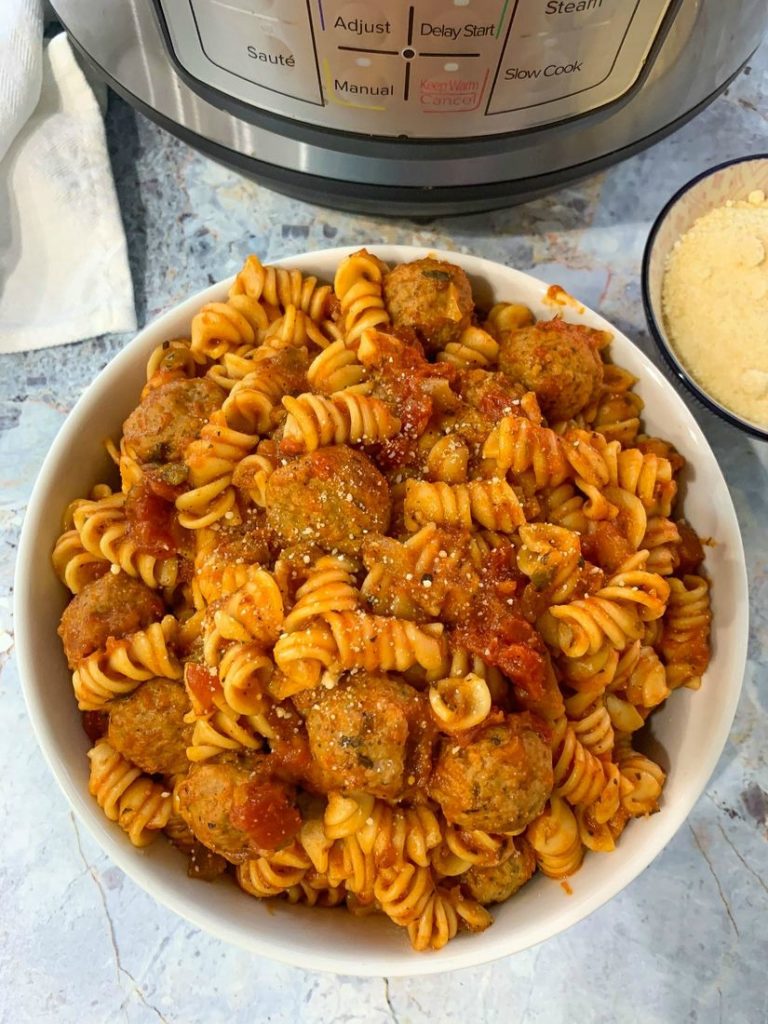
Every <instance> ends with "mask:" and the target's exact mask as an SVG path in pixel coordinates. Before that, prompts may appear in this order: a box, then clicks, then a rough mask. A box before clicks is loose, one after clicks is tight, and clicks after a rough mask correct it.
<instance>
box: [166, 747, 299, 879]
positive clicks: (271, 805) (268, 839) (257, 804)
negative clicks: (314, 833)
mask: <svg viewBox="0 0 768 1024" xmlns="http://www.w3.org/2000/svg"><path fill="white" fill-rule="evenodd" d="M176 795H177V797H178V809H179V812H180V814H181V816H182V817H183V818H184V820H185V821H186V823H187V824H188V825H189V827H190V828H191V829H192V831H193V832H194V834H195V836H196V837H197V839H198V840H199V841H200V842H201V843H202V844H203V845H204V846H206V847H207V848H208V849H209V850H212V851H213V852H214V853H218V854H220V855H221V856H222V857H225V858H226V859H227V860H228V861H229V862H230V863H231V864H240V863H242V861H244V860H247V859H248V858H249V857H258V856H260V855H261V853H263V852H264V851H268V850H277V849H281V848H282V847H283V846H285V845H286V844H287V843H288V842H290V840H291V839H292V838H293V837H294V836H295V835H296V834H297V833H298V831H299V829H300V828H301V815H300V814H299V811H298V809H297V807H296V805H295V802H294V797H295V790H294V788H293V786H291V785H290V784H288V783H285V782H281V781H280V780H278V779H273V778H271V777H270V776H269V773H268V768H267V759H266V758H257V759H256V761H254V763H253V766H252V770H250V771H249V770H247V769H245V768H239V767H236V766H234V765H231V764H203V765H200V766H199V767H197V768H194V769H193V770H192V771H191V772H190V773H189V775H188V776H187V778H186V779H184V781H183V782H182V783H181V784H180V785H179V786H178V788H177V789H176Z"/></svg>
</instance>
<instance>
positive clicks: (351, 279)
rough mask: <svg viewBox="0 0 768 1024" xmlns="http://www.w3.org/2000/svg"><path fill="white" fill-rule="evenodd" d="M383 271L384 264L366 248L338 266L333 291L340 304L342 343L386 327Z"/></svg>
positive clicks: (387, 314)
mask: <svg viewBox="0 0 768 1024" xmlns="http://www.w3.org/2000/svg"><path fill="white" fill-rule="evenodd" d="M386 270H387V268H386V265H385V264H384V263H382V262H381V260H379V259H377V257H376V256H372V255H371V253H369V252H366V250H365V249H361V250H360V252H356V253H354V254H353V255H352V256H347V258H346V259H344V260H342V262H341V263H340V264H339V269H338V270H337V271H336V276H335V278H334V281H333V290H334V293H335V295H336V297H337V299H338V300H339V302H340V303H341V315H342V325H343V332H344V340H345V341H346V342H347V343H348V344H354V343H355V342H356V341H358V340H359V339H360V337H361V336H362V333H363V331H365V330H370V329H371V328H382V327H387V326H388V325H389V313H388V312H387V310H386V307H385V305H384V294H383V290H382V281H383V279H384V274H385V273H386Z"/></svg>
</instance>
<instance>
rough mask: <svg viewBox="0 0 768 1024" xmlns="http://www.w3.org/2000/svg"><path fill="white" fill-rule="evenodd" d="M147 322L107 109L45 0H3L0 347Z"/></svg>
mask: <svg viewBox="0 0 768 1024" xmlns="http://www.w3.org/2000/svg"><path fill="white" fill-rule="evenodd" d="M135 328H136V313H135V309H134V304H133V287H132V284H131V275H130V271H129V268H128V255H127V250H126V243H125V233H124V231H123V225H122V222H121V219H120V210H119V207H118V204H117V196H116V193H115V185H114V181H113V179H112V170H111V167H110V163H109V155H108V153H107V147H106V140H105V136H104V124H103V121H102V118H101V113H100V110H99V106H98V104H97V102H96V99H95V97H94V95H93V92H92V91H91V88H90V86H89V85H88V83H87V81H86V79H85V77H84V75H83V73H82V71H81V70H80V68H79V66H78V64H77V62H76V61H75V58H74V55H73V53H72V50H71V48H70V45H69V42H68V40H67V38H66V35H64V34H63V33H62V34H61V35H58V36H56V37H55V38H53V39H52V40H51V41H50V42H49V43H47V44H46V45H45V47H43V41H42V15H41V13H40V0H0V353H2V352H23V351H26V350H28V349H36V348H46V347H48V346H51V345H62V344H65V343H66V342H70V341H79V340H81V339H83V338H92V337H95V336H96V335H99V334H106V333H108V332H113V331H114V332H121V331H132V330H134V329H135Z"/></svg>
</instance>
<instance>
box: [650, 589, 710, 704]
mask: <svg viewBox="0 0 768 1024" xmlns="http://www.w3.org/2000/svg"><path fill="white" fill-rule="evenodd" d="M669 587H670V594H669V605H668V607H667V610H666V613H665V615H664V632H663V636H662V640H661V653H662V655H663V657H664V661H665V664H666V670H667V682H668V684H669V687H670V689H673V690H674V689H676V688H677V687H678V686H687V687H688V688H689V689H691V690H697V689H698V688H699V686H701V673H702V672H703V670H704V668H705V667H706V665H707V663H708V661H709V628H710V622H711V620H712V613H711V611H710V607H709V584H708V583H707V581H706V579H704V577H703V576H696V575H688V576H684V577H683V579H682V580H678V579H672V580H670V581H669Z"/></svg>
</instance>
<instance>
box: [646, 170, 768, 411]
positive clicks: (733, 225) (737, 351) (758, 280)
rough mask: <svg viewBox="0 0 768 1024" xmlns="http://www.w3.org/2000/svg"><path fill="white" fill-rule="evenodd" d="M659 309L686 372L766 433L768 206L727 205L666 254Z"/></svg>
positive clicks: (758, 201) (760, 199)
mask: <svg viewBox="0 0 768 1024" xmlns="http://www.w3.org/2000/svg"><path fill="white" fill-rule="evenodd" d="M662 309H663V315H664V322H665V327H666V330H667V335H668V337H669V340H670V343H671V344H672V347H673V348H674V350H675V353H676V354H677V356H678V357H679V359H680V361H681V362H682V364H683V366H684V367H685V368H686V370H688V372H689V373H690V374H691V376H692V377H693V378H694V380H696V382H697V383H698V384H699V385H700V386H701V387H702V388H703V389H704V390H705V391H706V392H707V393H708V394H710V395H711V396H712V397H713V398H714V399H716V400H717V401H718V402H720V403H721V405H724V406H726V407H727V408H728V409H731V410H732V411H733V412H735V413H736V414H737V415H739V416H742V417H744V418H745V419H748V420H752V421H753V422H755V423H759V424H761V425H762V426H766V427H768V199H766V196H765V193H764V192H762V191H759V190H757V191H754V192H752V193H750V195H749V196H748V198H747V199H746V200H739V201H730V202H728V203H726V204H725V205H724V206H720V207H717V208H716V209H714V210H710V212H709V213H706V214H704V216H703V217H699V219H698V220H697V221H696V222H695V224H694V225H693V227H692V228H690V230H689V231H687V232H686V233H685V234H684V235H683V236H682V238H680V239H679V240H678V241H677V242H676V243H675V246H674V248H673V249H672V252H671V253H670V254H669V258H668V261H667V266H666V270H665V275H664V281H663V284H662Z"/></svg>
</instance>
